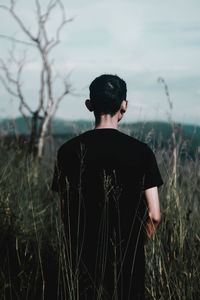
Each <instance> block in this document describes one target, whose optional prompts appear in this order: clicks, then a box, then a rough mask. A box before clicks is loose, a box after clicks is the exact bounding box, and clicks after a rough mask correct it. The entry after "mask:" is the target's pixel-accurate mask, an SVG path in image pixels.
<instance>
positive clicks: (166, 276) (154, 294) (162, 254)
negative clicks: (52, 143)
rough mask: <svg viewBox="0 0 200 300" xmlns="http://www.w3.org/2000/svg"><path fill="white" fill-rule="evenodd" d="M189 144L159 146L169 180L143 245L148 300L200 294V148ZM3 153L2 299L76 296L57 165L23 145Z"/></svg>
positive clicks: (0, 222)
mask: <svg viewBox="0 0 200 300" xmlns="http://www.w3.org/2000/svg"><path fill="white" fill-rule="evenodd" d="M152 140H153V139H150V140H149V142H150V144H151V141H152ZM176 142H177V140H176ZM183 145H184V143H182V142H181V143H180V142H179V144H178V142H177V144H175V143H174V140H173V139H172V141H171V144H170V143H169V144H168V147H167V148H165V149H163V148H161V147H160V146H159V145H156V148H155V149H154V151H155V153H156V156H157V160H158V163H159V167H160V169H161V173H162V176H163V179H164V182H165V184H164V186H163V187H162V188H161V189H160V202H161V211H162V221H161V225H160V227H159V229H158V231H157V233H156V235H155V236H154V237H153V238H152V240H150V241H149V242H148V244H147V245H146V246H145V253H146V295H147V299H156V300H158V299H159V300H166V299H174V300H176V299H177V300H179V299H180V300H190V299H191V300H192V299H194V300H196V299H199V298H200V292H199V284H200V281H199V275H200V251H199V246H200V232H199V228H200V218H199V212H200V202H199V200H200V196H199V195H200V191H199V186H200V174H199V172H200V171H199V153H197V152H196V155H195V157H194V158H191V157H190V155H189V154H187V149H186V148H184V146H183ZM151 146H152V147H154V144H151ZM0 151H1V161H0V167H1V169H0V252H1V253H0V263H1V264H0V299H2V300H4V299H20V300H21V299H66V300H68V298H67V297H69V296H67V294H69V292H70V299H69V300H71V299H73V300H78V298H77V287H75V286H74V285H75V283H74V281H73V280H72V274H71V273H70V270H71V269H70V267H69V266H70V265H69V254H67V253H66V240H65V239H66V236H65V235H64V232H63V225H62V222H61V216H60V205H59V199H58V197H57V196H56V195H53V194H52V193H51V191H50V184H51V179H52V173H53V166H52V164H51V163H49V162H48V161H45V160H44V161H43V162H42V163H40V164H37V162H35V161H34V160H32V159H31V158H30V157H26V156H25V155H24V154H23V151H22V150H20V149H15V150H12V149H9V150H8V149H6V148H4V147H3V146H2V147H1V150H0ZM102 299H103V298H102ZM124 300H125V299H124Z"/></svg>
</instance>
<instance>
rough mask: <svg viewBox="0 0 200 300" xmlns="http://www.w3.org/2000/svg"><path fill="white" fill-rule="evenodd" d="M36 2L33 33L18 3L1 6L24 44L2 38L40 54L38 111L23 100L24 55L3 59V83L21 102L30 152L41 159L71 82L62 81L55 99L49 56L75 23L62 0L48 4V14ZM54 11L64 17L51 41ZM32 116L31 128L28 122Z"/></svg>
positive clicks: (16, 40)
mask: <svg viewBox="0 0 200 300" xmlns="http://www.w3.org/2000/svg"><path fill="white" fill-rule="evenodd" d="M34 1H35V2H34V3H35V7H36V17H37V30H36V32H35V33H33V30H31V29H30V28H29V27H28V25H27V24H25V22H24V21H23V18H22V16H20V15H19V13H18V12H17V8H16V1H15V0H9V4H8V5H0V9H2V10H4V11H6V12H7V13H8V14H9V16H10V17H11V18H12V19H13V20H14V21H15V22H16V24H17V25H18V27H19V29H20V30H21V32H22V33H23V34H24V36H25V40H19V39H16V38H13V37H9V36H3V35H1V36H0V37H4V38H7V39H10V40H11V41H12V42H13V45H14V46H16V45H17V44H18V43H21V44H23V45H24V47H34V48H35V49H36V50H37V53H38V54H39V57H40V60H41V69H40V74H39V76H40V85H39V90H38V99H37V102H36V108H35V109H34V110H32V109H31V106H30V105H29V102H28V100H27V99H26V97H25V96H24V91H23V85H22V73H23V72H24V67H25V65H26V55H25V53H24V54H23V56H22V57H21V58H20V59H19V58H16V57H15V53H14V51H13V49H12V51H10V57H9V59H8V60H6V61H5V60H3V59H0V69H1V73H0V81H1V82H2V84H3V86H4V87H5V89H6V91H7V92H8V93H9V94H10V95H11V96H13V97H16V98H17V99H18V100H19V111H20V113H21V114H22V116H23V117H24V118H25V120H26V122H27V123H28V126H29V130H30V139H29V152H31V153H33V152H35V153H36V155H37V157H38V158H41V157H42V155H43V150H44V145H45V137H46V135H47V134H48V132H49V129H50V125H51V121H52V118H53V116H54V115H55V113H56V111H57V109H58V106H59V103H60V102H61V100H62V99H63V98H64V97H65V96H66V95H67V94H68V93H69V84H68V80H67V78H65V79H63V84H64V86H63V90H62V92H61V93H60V95H58V96H55V95H54V78H53V61H52V59H51V57H50V56H51V53H52V50H53V49H54V48H55V47H56V46H58V44H59V43H60V33H61V31H62V29H63V28H64V26H65V25H66V24H67V23H68V22H70V21H72V19H67V18H66V15H65V9H64V5H63V3H62V2H61V0H49V2H48V5H47V6H46V8H45V11H43V9H42V6H41V1H40V0H34ZM55 9H59V12H60V15H61V17H60V20H59V22H60V23H59V24H58V26H57V28H56V30H55V34H54V36H53V37H52V36H51V37H49V32H48V28H47V23H48V21H49V19H50V17H51V14H52V13H53V11H54V10H55ZM11 61H12V63H14V64H15V68H16V72H12V71H10V68H9V62H11ZM30 116H31V124H30V122H29V120H30ZM38 127H39V128H38ZM34 149H36V151H34Z"/></svg>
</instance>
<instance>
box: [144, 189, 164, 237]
mask: <svg viewBox="0 0 200 300" xmlns="http://www.w3.org/2000/svg"><path fill="white" fill-rule="evenodd" d="M144 193H145V198H146V202H147V207H148V218H147V223H146V233H147V237H148V238H151V237H152V236H153V234H154V233H155V231H156V228H157V226H158V225H159V223H160V219H161V215H160V202H159V195H158V188H157V187H153V188H149V189H147V190H145V191H144Z"/></svg>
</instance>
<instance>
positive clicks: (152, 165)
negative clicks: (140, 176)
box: [143, 145, 163, 190]
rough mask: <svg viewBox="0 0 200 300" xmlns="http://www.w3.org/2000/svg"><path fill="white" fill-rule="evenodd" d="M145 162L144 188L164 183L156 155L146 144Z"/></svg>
mask: <svg viewBox="0 0 200 300" xmlns="http://www.w3.org/2000/svg"><path fill="white" fill-rule="evenodd" d="M144 154H145V158H144V161H145V164H144V182H143V189H144V190H146V189H149V188H152V187H155V186H157V187H159V186H161V185H162V184H163V180H162V177H161V174H160V171H159V168H158V165H157V161H156V157H155V155H154V153H153V151H152V150H151V149H150V148H149V146H147V145H146V149H145V153H144Z"/></svg>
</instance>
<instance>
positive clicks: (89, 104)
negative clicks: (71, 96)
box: [85, 99, 94, 111]
mask: <svg viewBox="0 0 200 300" xmlns="http://www.w3.org/2000/svg"><path fill="white" fill-rule="evenodd" d="M85 105H86V107H87V109H88V110H89V111H94V105H93V102H92V100H90V99H86V100H85Z"/></svg>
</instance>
